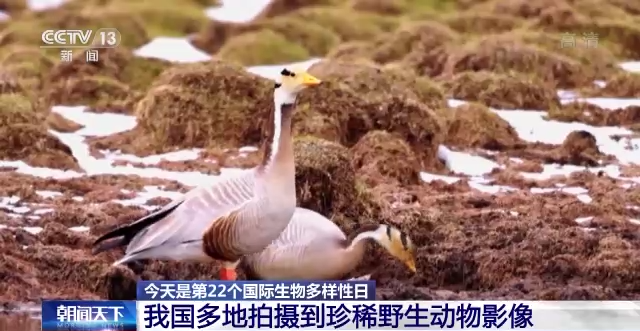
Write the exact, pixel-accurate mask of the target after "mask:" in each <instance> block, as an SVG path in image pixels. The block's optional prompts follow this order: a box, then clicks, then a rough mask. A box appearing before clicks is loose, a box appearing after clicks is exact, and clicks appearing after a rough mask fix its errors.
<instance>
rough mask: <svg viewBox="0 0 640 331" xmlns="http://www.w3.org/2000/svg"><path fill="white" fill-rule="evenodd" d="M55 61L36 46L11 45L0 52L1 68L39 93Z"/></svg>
mask: <svg viewBox="0 0 640 331" xmlns="http://www.w3.org/2000/svg"><path fill="white" fill-rule="evenodd" d="M54 63H55V62H54V60H53V59H52V58H50V57H48V56H47V55H46V54H44V53H43V52H42V51H41V50H40V48H38V47H35V46H23V45H10V46H6V48H4V49H2V50H0V66H2V67H3V68H4V69H5V70H6V71H7V72H10V73H11V74H12V75H14V76H15V77H16V79H17V80H18V81H19V83H20V85H22V86H23V87H24V88H25V89H27V90H30V91H33V92H35V91H38V90H39V89H40V88H41V87H42V83H43V80H44V78H45V77H46V76H47V74H48V73H49V71H50V70H51V68H52V67H53V65H54Z"/></svg>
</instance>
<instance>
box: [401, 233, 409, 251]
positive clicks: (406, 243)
mask: <svg viewBox="0 0 640 331" xmlns="http://www.w3.org/2000/svg"><path fill="white" fill-rule="evenodd" d="M400 242H402V247H404V249H408V248H409V240H408V238H407V234H406V233H404V232H400Z"/></svg>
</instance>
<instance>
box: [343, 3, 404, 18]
mask: <svg viewBox="0 0 640 331" xmlns="http://www.w3.org/2000/svg"><path fill="white" fill-rule="evenodd" d="M349 7H350V8H351V9H353V10H357V11H362V12H368V13H374V14H380V15H389V16H396V15H401V14H404V13H405V12H406V11H407V9H408V5H407V1H404V0H351V1H349Z"/></svg>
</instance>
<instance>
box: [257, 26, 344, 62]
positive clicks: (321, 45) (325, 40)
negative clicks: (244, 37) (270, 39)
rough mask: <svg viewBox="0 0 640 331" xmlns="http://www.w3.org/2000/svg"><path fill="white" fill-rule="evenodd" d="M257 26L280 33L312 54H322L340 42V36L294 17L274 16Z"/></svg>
mask: <svg viewBox="0 0 640 331" xmlns="http://www.w3.org/2000/svg"><path fill="white" fill-rule="evenodd" d="M257 26H258V27H260V28H266V29H270V30H272V31H274V32H277V33H280V34H282V35H283V36H284V37H286V38H287V40H289V41H291V42H293V43H296V44H298V45H301V46H302V47H304V48H306V49H307V50H308V51H309V53H310V54H311V55H313V56H323V55H325V54H326V53H327V52H329V50H330V49H331V48H333V47H334V46H336V45H337V44H338V43H339V42H340V37H339V36H338V35H336V34H335V33H333V32H331V31H329V30H327V29H326V28H325V27H323V26H321V25H319V24H316V23H314V22H306V21H304V20H302V19H300V18H295V17H287V16H283V17H275V18H273V19H269V20H267V21H265V22H263V23H258V24H257Z"/></svg>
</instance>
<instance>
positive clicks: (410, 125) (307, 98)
mask: <svg viewBox="0 0 640 331" xmlns="http://www.w3.org/2000/svg"><path fill="white" fill-rule="evenodd" d="M297 108H298V112H299V113H303V114H304V113H305V112H308V113H309V114H313V113H318V114H323V115H327V116H329V117H332V118H335V119H337V120H338V121H337V123H339V124H340V132H341V133H342V134H343V136H342V137H341V139H340V143H342V144H343V145H346V146H353V145H354V144H356V143H357V142H358V140H359V139H360V138H361V137H362V136H363V135H365V134H366V133H367V132H369V131H372V130H386V131H389V132H391V133H395V134H398V135H399V136H400V137H402V138H403V139H405V140H406V141H407V142H408V143H409V145H410V146H411V147H412V148H413V150H414V152H415V153H416V155H418V156H419V158H420V160H421V162H422V163H423V164H422V165H423V167H424V168H438V167H439V166H440V163H439V162H438V161H437V160H436V157H435V155H436V153H437V148H438V145H439V144H440V143H441V142H442V140H443V135H442V130H443V127H442V122H441V120H440V119H439V118H438V116H437V115H436V114H435V113H434V112H433V111H432V110H431V109H429V107H427V106H425V105H424V104H422V103H420V102H418V101H417V100H415V99H411V98H406V97H404V96H400V95H394V94H389V95H388V97H387V98H386V99H385V100H382V99H378V100H368V99H367V98H366V97H365V96H364V95H362V94H360V93H357V92H355V91H353V89H351V88H350V87H348V86H347V85H346V84H344V83H341V82H339V81H334V80H326V81H324V82H323V84H321V85H320V86H317V87H316V88H313V89H310V90H308V91H305V93H303V94H301V95H300V97H299V98H298V106H297Z"/></svg>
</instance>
